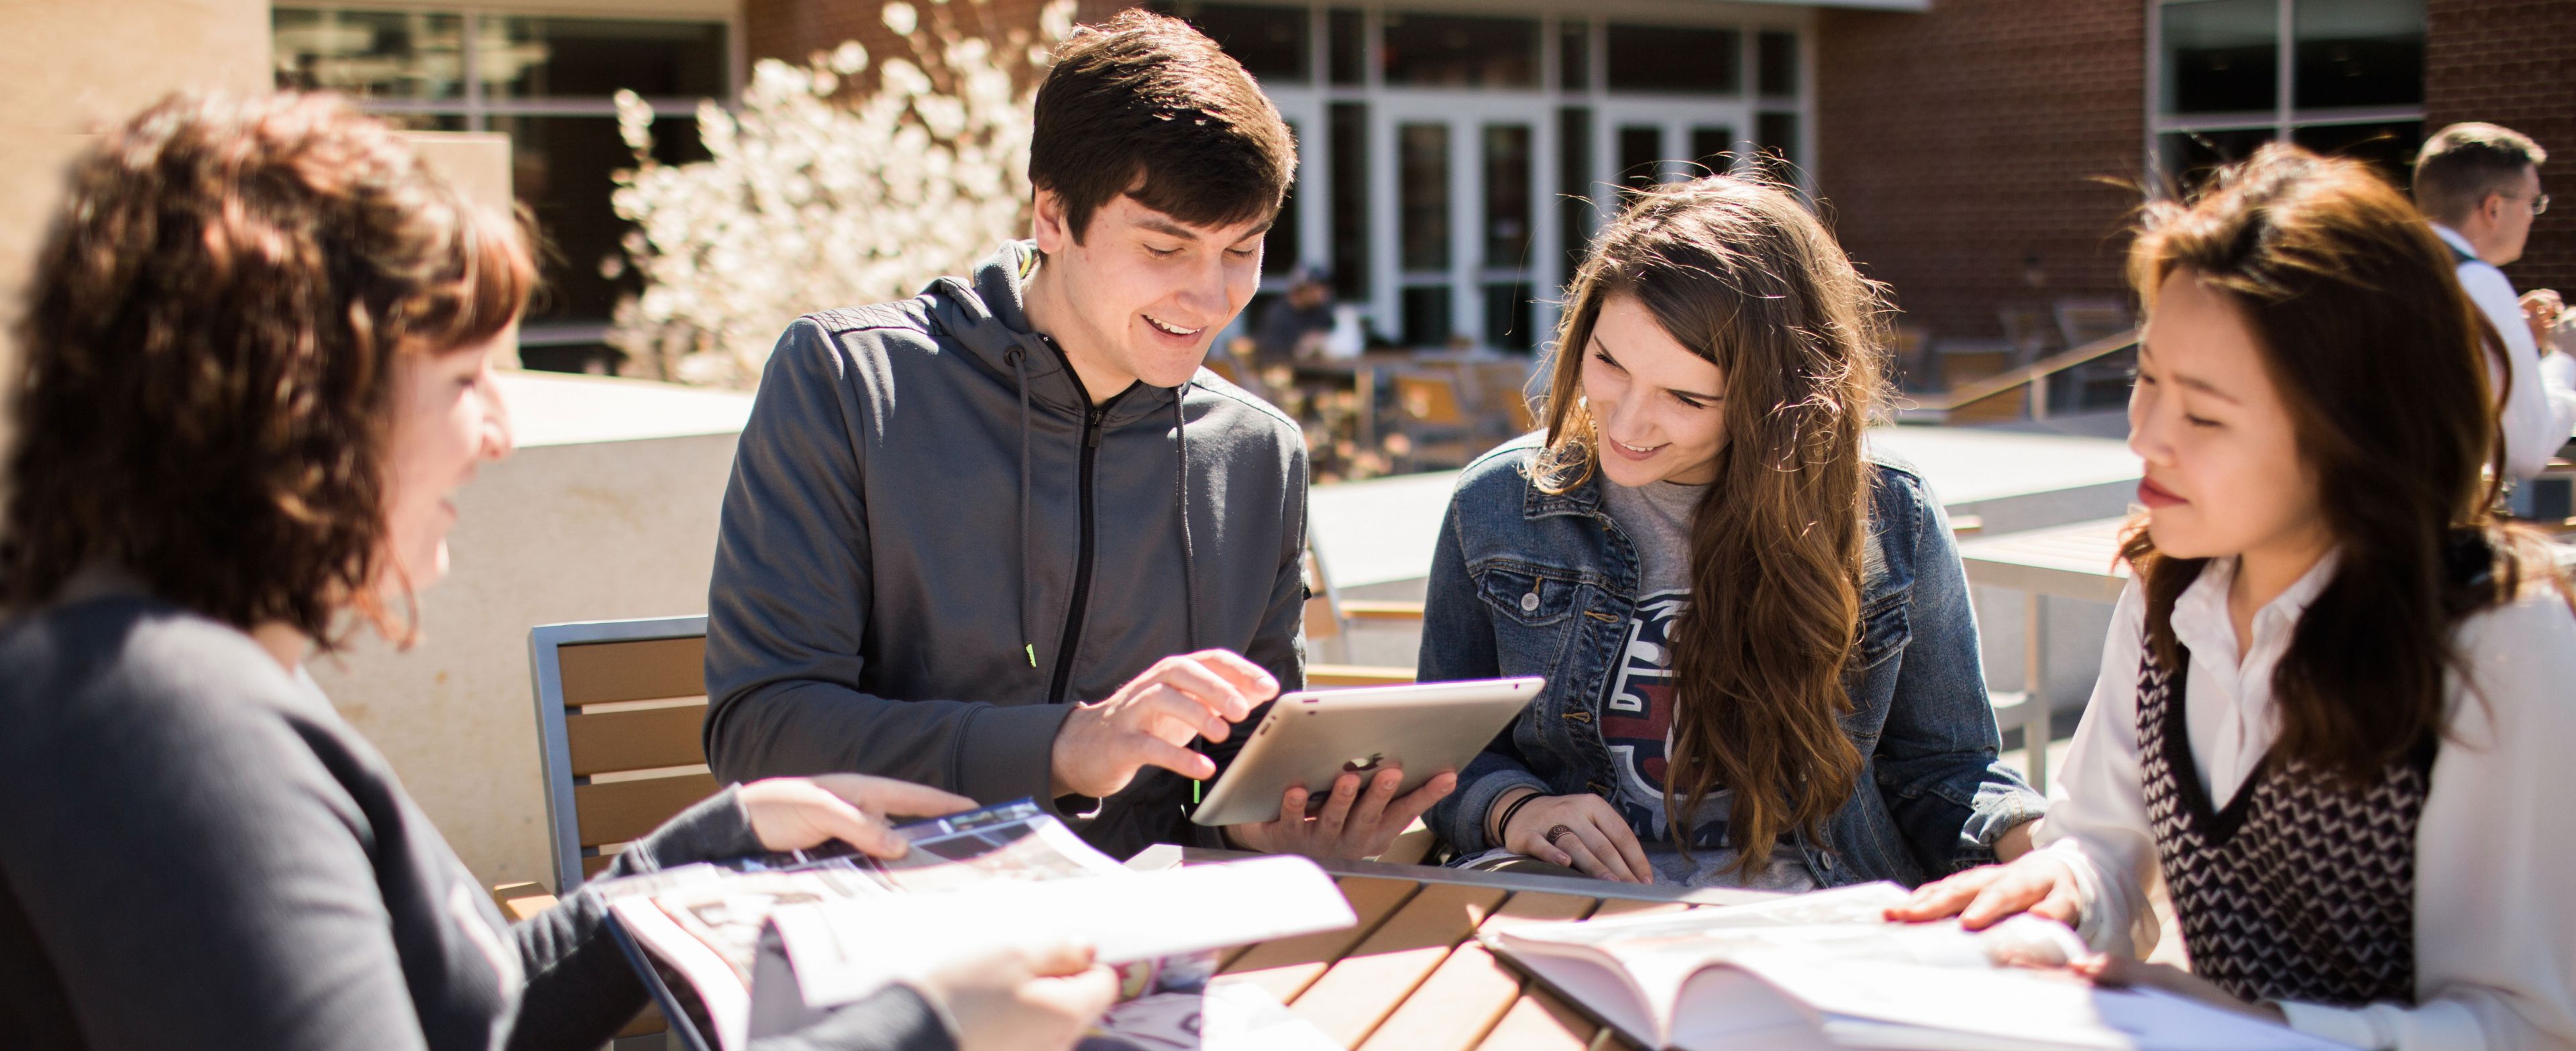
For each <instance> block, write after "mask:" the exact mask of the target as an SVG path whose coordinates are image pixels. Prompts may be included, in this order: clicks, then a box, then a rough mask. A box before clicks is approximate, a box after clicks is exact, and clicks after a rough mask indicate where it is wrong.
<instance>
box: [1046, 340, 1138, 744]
mask: <svg viewBox="0 0 2576 1051" xmlns="http://www.w3.org/2000/svg"><path fill="white" fill-rule="evenodd" d="M1057 353H1059V354H1061V353H1063V352H1062V351H1061V350H1059V351H1057ZM1066 371H1067V372H1070V371H1071V365H1070V363H1068V365H1067V367H1066ZM1074 385H1075V386H1076V387H1079V386H1081V381H1080V380H1078V379H1077V380H1075V381H1074ZM1126 396H1127V392H1126V391H1119V392H1118V393H1116V394H1113V395H1110V397H1109V400H1108V401H1105V402H1102V403H1100V404H1099V405H1096V406H1093V407H1092V408H1090V409H1088V410H1086V411H1084V413H1083V414H1082V470H1081V474H1080V486H1079V491H1080V493H1081V507H1082V511H1081V517H1082V528H1081V531H1080V533H1079V534H1078V536H1079V539H1078V540H1077V541H1076V543H1075V546H1074V556H1073V608H1072V609H1070V610H1069V611H1067V612H1066V614H1065V618H1064V639H1063V641H1062V642H1061V643H1059V644H1058V645H1057V647H1056V651H1055V676H1054V678H1053V680H1052V681H1050V682H1049V683H1048V684H1047V703H1049V704H1062V703H1064V700H1065V691H1066V690H1067V689H1069V688H1071V686H1072V683H1073V651H1074V648H1075V647H1076V646H1078V645H1080V644H1081V642H1082V611H1083V610H1084V609H1085V608H1086V607H1088V606H1089V605H1090V604H1091V477H1092V468H1093V464H1094V462H1095V461H1097V460H1098V459H1099V457H1100V424H1101V421H1102V420H1103V419H1104V418H1106V417H1107V416H1108V415H1109V410H1110V408H1111V407H1113V406H1115V405H1117V404H1118V399H1120V398H1124V397H1126ZM1084 400H1085V401H1088V400H1090V399H1089V398H1088V397H1086V398H1084Z"/></svg>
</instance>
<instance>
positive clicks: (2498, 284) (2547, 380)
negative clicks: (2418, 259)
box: [2433, 223, 2576, 478]
mask: <svg viewBox="0 0 2576 1051" xmlns="http://www.w3.org/2000/svg"><path fill="white" fill-rule="evenodd" d="M2433 232H2434V233H2437V234H2440V235H2442V240H2444V241H2448V242H2450V244H2451V247H2453V248H2456V249H2459V250H2460V251H2463V252H2467V253H2468V254H2470V255H2472V256H2475V255H2476V254H2478V253H2477V249H2475V248H2473V247H2471V246H2470V245H2469V239H2468V238H2466V237H2462V236H2460V232H2459V231H2457V230H2454V229H2451V228H2450V227H2447V226H2444V225H2442V224H2440V223H2434V224H2433ZM2459 272H2460V287H2461V288H2463V289H2466V290H2467V291H2468V293H2469V299H2470V300H2471V301H2472V302H2475V303H2476V304H2477V305H2478V309H2479V310H2480V311H2483V312H2484V313H2485V314H2486V316H2487V320H2488V321H2491V322H2494V323H2495V327H2496V333H2497V334H2498V335H2500V336H2503V337H2504V356H2505V360H2504V362H2503V364H2501V365H2500V364H2498V363H2497V362H2496V360H2495V359H2494V358H2493V357H2489V358H2488V359H2487V381H2488V382H2489V383H2492V384H2494V385H2495V386H2496V387H2497V388H2499V389H2502V388H2503V387H2504V384H2505V381H2506V379H2507V378H2510V379H2511V380H2512V381H2513V388H2512V389H2511V390H2507V391H2505V395H2504V469H2505V473H2506V474H2509V475H2512V476H2513V477H2516V478H2529V477H2531V476H2533V475H2536V474H2539V473H2540V469H2541V468H2543V467H2547V466H2549V458H2550V457H2551V456H2553V455H2555V454H2556V453H2557V452H2558V447H2559V446H2561V445H2564V444H2566V442H2567V438H2568V435H2569V432H2570V431H2571V430H2576V390H2571V389H2569V384H2568V382H2567V380H2566V378H2565V377H2566V370H2565V369H2548V370H2543V369H2542V368H2541V362H2540V346H2539V344H2537V343H2534V342H2532V340H2531V324H2530V322H2527V321H2524V320H2523V319H2522V300H2521V298H2520V297H2517V296H2515V295H2514V294H2513V282H2512V281H2509V280H2506V279H2505V276H2504V271H2502V270H2498V269H2496V268H2495V267H2494V266H2493V265H2492V264H2488V263H2485V262H2466V263H2461V264H2460V270H2459Z"/></svg>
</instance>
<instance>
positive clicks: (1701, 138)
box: [1690, 126, 1735, 179]
mask: <svg viewBox="0 0 2576 1051" xmlns="http://www.w3.org/2000/svg"><path fill="white" fill-rule="evenodd" d="M1690 134H1691V159H1692V160H1694V161H1697V162H1699V165H1698V167H1695V168H1692V169H1691V173H1690V174H1691V177H1692V178H1694V179H1696V178H1698V177H1700V176H1702V175H1724V174H1726V172H1727V170H1728V168H1730V167H1731V166H1732V165H1731V162H1732V161H1733V160H1734V158H1733V157H1731V156H1729V154H1731V153H1733V152H1734V150H1735V129H1733V128H1728V127H1722V126H1721V127H1714V128H1692V129H1691V133H1690Z"/></svg>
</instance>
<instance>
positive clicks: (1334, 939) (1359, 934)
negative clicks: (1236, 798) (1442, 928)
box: [1217, 876, 1422, 1004]
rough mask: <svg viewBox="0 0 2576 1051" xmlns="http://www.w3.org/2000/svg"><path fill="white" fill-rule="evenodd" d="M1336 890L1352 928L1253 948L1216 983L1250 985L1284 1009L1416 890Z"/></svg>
mask: <svg viewBox="0 0 2576 1051" xmlns="http://www.w3.org/2000/svg"><path fill="white" fill-rule="evenodd" d="M1339 885H1340V887H1341V889H1342V897H1343V899H1345V900H1347V901H1349V902H1350V903H1351V912H1352V913H1353V914H1355V915H1356V916H1357V917H1358V919H1359V922H1358V923H1355V924H1352V925H1351V926H1350V927H1349V928H1347V929H1344V930H1338V931H1319V932H1317V933H1314V934H1305V935H1299V936H1297V937H1294V938H1283V939H1281V940H1279V941H1275V942H1263V943H1261V944H1259V945H1255V946H1253V947H1252V948H1250V949H1247V950H1245V951H1243V952H1242V953H1239V954H1237V955H1236V956H1235V957H1234V958H1233V959H1232V960H1229V961H1227V962H1226V964H1225V966H1224V967H1223V968H1221V969H1220V970H1219V972H1218V973H1219V975H1220V977H1219V978H1218V979H1217V980H1218V981H1225V982H1250V983H1252V984H1255V985H1259V986H1261V987H1262V988H1264V989H1267V990H1269V992H1270V993H1271V995H1273V996H1277V997H1278V998H1279V1002H1280V1003H1283V1004H1284V1003H1290V1002H1292V1001H1294V1000H1296V999H1297V994H1298V993H1301V992H1304V991H1306V987H1307V986H1308V985H1312V984H1314V981H1315V979H1316V978H1317V977H1318V976H1321V975H1322V974H1323V973H1324V968H1326V967H1328V966H1330V965H1331V964H1332V962H1333V961H1335V960H1338V959H1341V958H1342V955H1343V954H1344V953H1347V952H1349V951H1350V948H1351V946H1354V945H1357V944H1359V943H1360V942H1362V941H1364V940H1366V939H1367V938H1368V936H1369V935H1370V934H1372V933H1375V932H1376V931H1377V927H1378V924H1380V923H1383V922H1385V921H1386V918H1387V917H1388V916H1390V915H1393V914H1394V912H1395V910H1396V908H1397V907H1398V906H1401V905H1403V904H1404V903H1405V901H1406V899H1409V898H1411V897H1413V894H1414V892H1415V891H1417V890H1419V889H1421V887H1422V884H1420V883H1416V882H1414V881H1412V880H1408V879H1388V878H1385V877H1382V876H1345V877H1343V878H1342V879H1341V880H1340V881H1339Z"/></svg>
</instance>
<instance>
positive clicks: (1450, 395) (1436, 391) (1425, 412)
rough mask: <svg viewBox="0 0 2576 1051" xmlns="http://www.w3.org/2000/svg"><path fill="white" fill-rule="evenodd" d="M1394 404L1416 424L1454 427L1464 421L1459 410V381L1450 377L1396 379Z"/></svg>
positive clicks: (1434, 376) (1415, 376) (1429, 376)
mask: <svg viewBox="0 0 2576 1051" xmlns="http://www.w3.org/2000/svg"><path fill="white" fill-rule="evenodd" d="M1395 402H1396V404H1397V405H1398V406H1400V407H1402V408H1403V410H1404V414H1405V416H1406V417H1407V418H1409V419H1411V420H1414V421H1416V422H1419V423H1427V424H1431V425H1433V426H1439V427H1455V426H1458V425H1460V424H1463V423H1465V422H1467V416H1466V414H1465V413H1464V412H1461V411H1460V410H1459V407H1458V381H1457V380H1456V379H1455V378H1454V377H1451V376H1443V375H1413V376H1397V377H1396V378H1395Z"/></svg>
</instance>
